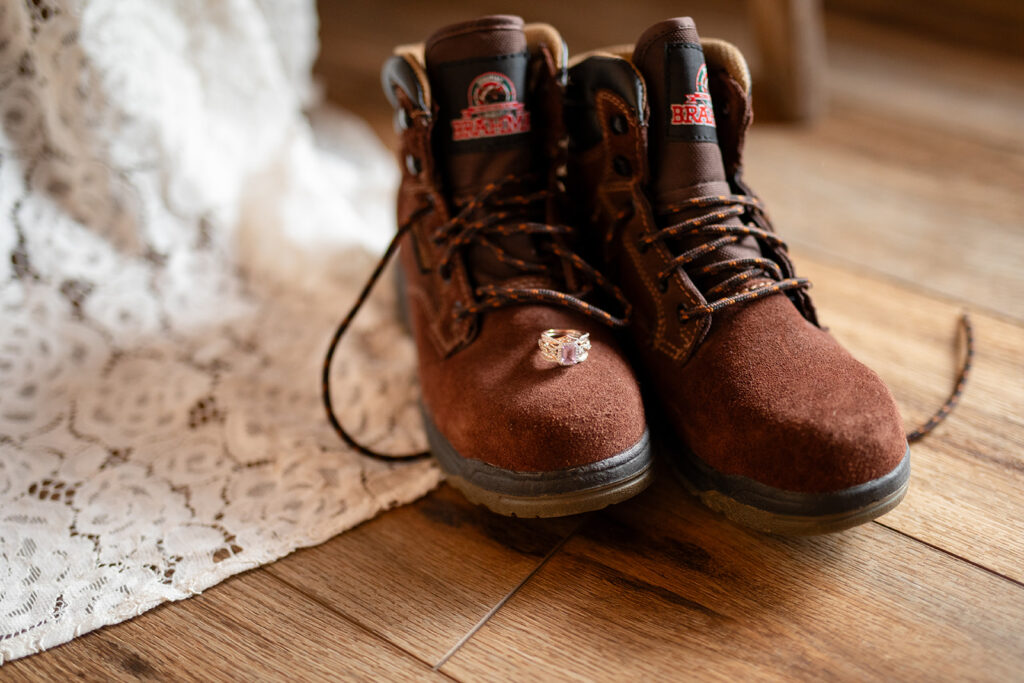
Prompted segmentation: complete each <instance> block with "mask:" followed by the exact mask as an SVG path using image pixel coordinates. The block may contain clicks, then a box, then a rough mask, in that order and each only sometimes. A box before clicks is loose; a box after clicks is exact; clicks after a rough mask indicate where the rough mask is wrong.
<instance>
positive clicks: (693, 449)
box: [566, 18, 910, 534]
mask: <svg viewBox="0 0 1024 683" xmlns="http://www.w3.org/2000/svg"><path fill="white" fill-rule="evenodd" d="M705 58H706V59H705ZM751 119H752V112H751V105H750V74H749V72H748V70H747V65H746V62H745V61H744V59H743V56H742V55H741V54H740V52H739V51H738V50H737V49H736V48H735V47H734V46H732V45H730V44H728V43H725V42H723V41H720V40H704V41H701V40H700V38H699V37H698V35H697V30H696V27H695V25H694V23H693V21H692V20H690V19H689V18H682V19H671V20H668V21H664V22H661V23H659V24H656V25H654V26H652V27H651V28H650V29H648V30H647V31H646V32H645V33H644V34H643V36H642V37H641V38H640V40H639V41H638V42H637V44H636V47H635V49H632V50H626V51H622V50H619V51H616V50H614V49H613V50H611V51H607V52H595V53H591V54H589V55H583V56H581V57H580V58H578V59H576V60H574V62H573V64H572V65H571V67H570V69H569V85H568V89H567V99H566V120H567V124H568V130H569V133H570V161H569V192H570V196H572V197H573V198H574V200H575V201H576V203H577V204H578V206H579V207H580V210H581V214H580V219H579V220H587V221H589V222H590V223H591V225H592V226H593V227H594V228H595V229H598V230H600V232H601V234H602V235H603V238H602V239H601V241H600V247H601V251H600V253H599V254H596V255H595V256H594V258H595V259H596V260H595V261H594V262H599V263H602V264H603V265H602V267H603V270H604V272H605V274H606V275H608V276H609V278H610V279H611V280H612V281H613V282H615V283H616V284H617V285H618V286H620V287H621V288H622V290H623V291H624V292H625V294H626V296H627V298H628V299H629V301H630V303H631V304H632V305H633V317H632V321H631V330H632V339H633V342H634V346H635V349H634V350H635V359H636V363H637V366H638V368H639V369H640V371H641V376H642V378H643V380H644V382H645V393H647V395H648V399H649V401H648V407H649V413H650V414H651V415H655V414H656V413H655V410H657V411H658V413H659V414H660V415H659V417H662V418H663V421H664V422H665V423H666V426H667V429H666V430H665V432H666V433H665V434H656V441H657V442H658V443H659V445H663V448H664V450H665V451H666V452H667V454H668V456H669V458H670V460H671V461H672V463H673V464H674V465H675V469H676V470H677V471H678V473H679V474H680V475H681V476H682V478H683V480H684V482H685V483H686V484H687V486H688V488H689V489H690V490H691V491H692V492H694V493H696V494H697V495H699V496H700V498H701V500H703V501H704V503H705V504H707V505H708V506H709V507H711V508H713V509H715V510H718V511H720V512H723V513H724V514H725V515H726V516H727V517H728V518H729V519H731V520H733V521H735V522H738V523H740V524H743V525H746V526H750V527H753V528H755V529H759V530H763V531H768V532H774V533H783V534H815V533H825V532H830V531H838V530H840V529H845V528H848V527H851V526H854V525H857V524H861V523H863V522H866V521H868V520H870V519H873V518H875V517H878V516H879V515H882V514H885V513H886V512H888V511H889V510H891V509H892V508H893V507H895V506H896V505H897V504H898V503H899V501H900V500H901V499H902V497H903V495H904V493H905V492H906V489H907V483H908V480H909V476H910V451H909V448H908V445H907V440H906V437H905V434H904V431H903V427H902V422H901V419H900V415H899V412H898V410H897V408H896V405H895V403H894V401H893V398H892V395H891V394H890V393H889V390H888V389H887V388H886V387H885V385H884V384H883V383H882V381H881V380H880V379H879V378H878V376H877V375H876V374H875V373H874V372H872V371H871V370H869V369H868V368H867V367H865V366H864V365H862V364H861V363H859V362H858V361H856V360H855V359H854V358H853V357H852V356H851V355H850V354H849V353H848V352H847V351H845V350H844V349H843V348H842V347H841V346H840V345H839V344H838V343H837V342H836V340H835V339H833V338H832V336H830V335H829V334H828V333H827V332H826V331H825V330H823V329H822V328H821V327H820V326H819V325H818V321H817V317H816V315H815V311H814V308H813V306H812V304H811V300H810V298H809V297H808V295H807V292H806V289H807V287H808V282H807V281H806V280H804V279H801V278H798V277H796V275H795V273H794V269H793V265H792V263H791V261H790V258H789V256H788V254H787V251H786V247H785V245H784V244H783V242H782V241H781V240H780V239H779V238H778V237H777V236H776V234H775V232H774V230H773V228H772V226H771V225H770V223H769V221H768V219H767V217H766V215H765V213H764V209H763V206H762V204H761V202H760V201H759V200H758V199H757V198H756V197H755V196H754V195H753V193H752V192H751V191H750V190H749V189H748V188H747V186H746V185H745V184H744V182H743V179H742V178H741V168H742V152H743V140H744V136H745V135H746V132H747V129H748V127H749V125H750V122H751ZM823 219H827V217H823ZM657 431H658V430H656V432H657Z"/></svg>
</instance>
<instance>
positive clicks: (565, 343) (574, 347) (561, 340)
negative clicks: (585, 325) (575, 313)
mask: <svg viewBox="0 0 1024 683" xmlns="http://www.w3.org/2000/svg"><path fill="white" fill-rule="evenodd" d="M537 345H538V346H539V347H540V353H541V355H542V356H544V358H546V359H547V360H549V361H551V362H552V363H558V364H559V365H576V364H577V363H582V362H583V361H585V360H586V359H587V357H588V356H589V355H590V333H589V332H580V331H579V330H555V329H551V330H544V331H543V332H541V333H540V339H538V340H537Z"/></svg>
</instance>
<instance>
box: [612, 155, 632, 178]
mask: <svg viewBox="0 0 1024 683" xmlns="http://www.w3.org/2000/svg"><path fill="white" fill-rule="evenodd" d="M612 168H614V169H615V172H616V173H618V174H619V175H620V176H624V177H627V178H628V177H629V176H631V175H633V167H632V166H630V165H629V160H628V159H626V157H624V156H622V155H621V154H620V155H619V156H617V157H615V158H614V159H612Z"/></svg>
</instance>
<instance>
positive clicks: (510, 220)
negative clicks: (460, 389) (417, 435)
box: [321, 176, 632, 460]
mask: <svg viewBox="0 0 1024 683" xmlns="http://www.w3.org/2000/svg"><path fill="white" fill-rule="evenodd" d="M531 180H532V179H531V178H529V177H526V176H507V177H505V178H503V179H502V180H500V181H497V182H494V183H490V184H488V185H486V186H485V187H484V188H483V189H482V190H481V191H480V192H479V193H478V194H477V195H476V197H474V198H473V199H472V200H471V201H469V202H468V203H466V204H465V205H464V206H462V207H461V209H460V210H459V211H458V213H456V214H455V216H454V217H452V218H451V219H450V220H448V221H447V222H446V223H444V224H442V225H440V226H439V227H438V228H437V229H436V230H435V231H434V234H433V235H432V236H431V239H432V240H433V242H434V243H435V245H437V246H438V247H440V248H443V252H442V256H441V259H440V261H439V263H438V269H439V271H440V274H441V275H442V277H444V278H447V277H448V276H449V275H450V274H451V270H452V268H453V267H454V264H455V262H456V260H457V259H458V258H459V256H460V255H461V254H462V253H464V252H465V250H466V249H468V248H469V247H470V246H474V245H480V246H483V247H485V248H486V249H488V250H490V251H491V253H493V254H494V256H495V257H496V258H497V259H498V260H499V261H501V262H502V263H504V264H506V265H508V266H510V268H511V269H512V270H514V271H516V272H518V273H522V274H523V275H531V274H532V275H538V276H547V277H549V278H551V279H552V280H553V281H558V280H561V279H564V277H565V276H569V277H572V279H573V280H575V279H577V277H576V276H578V279H579V280H580V281H581V284H580V286H579V287H578V288H577V290H576V291H574V292H572V293H567V292H562V291H558V290H555V289H551V288H545V287H528V286H515V285H512V286H503V285H500V284H485V285H480V286H477V287H475V288H474V291H473V295H474V300H473V301H470V302H468V303H464V304H462V305H461V306H458V307H457V309H458V310H456V312H455V316H456V317H457V318H464V317H466V316H470V315H475V314H479V313H483V312H486V311H488V310H494V309H497V308H504V307H506V306H517V305H526V304H537V303H540V304H549V305H554V306H561V307H563V308H568V309H571V310H574V311H577V312H579V313H582V314H583V315H586V316H588V317H590V318H592V319H594V320H595V321H597V322H599V323H601V324H604V325H607V326H609V327H623V326H625V325H626V324H627V323H628V321H629V317H630V314H631V311H632V307H631V306H630V304H629V302H628V301H627V299H626V297H625V295H624V294H623V293H622V291H621V290H620V289H619V288H618V287H616V286H615V285H614V284H612V283H611V282H610V281H609V280H608V279H607V278H606V277H605V276H604V275H602V274H601V273H600V272H599V271H598V270H597V269H595V268H594V267H593V266H591V265H590V264H588V263H587V262H586V261H585V260H584V259H583V258H581V257H580V256H578V255H577V254H575V253H574V252H573V251H572V250H571V249H569V248H568V247H566V246H565V243H566V242H567V241H568V238H569V237H571V235H572V228H570V227H569V226H565V225H548V224H546V223H541V222H536V221H529V220H519V219H518V218H519V217H522V216H524V215H530V212H531V210H536V208H537V207H538V206H540V205H542V204H543V203H544V202H545V201H547V199H548V198H549V197H550V196H551V194H552V193H551V191H550V190H539V191H533V192H528V193H524V194H511V193H509V192H508V191H509V189H510V188H512V187H515V186H523V185H528V183H529V182H530V181H531ZM506 195H507V196H506ZM434 210H436V209H435V206H434V204H433V201H432V200H428V201H427V202H426V203H425V205H424V206H423V207H421V208H420V209H418V210H416V211H414V212H413V213H412V215H411V216H410V217H409V219H408V220H407V221H405V222H404V223H402V224H401V225H400V226H399V227H398V231H397V232H396V233H395V236H394V237H393V238H392V240H391V243H390V244H388V247H387V249H385V250H384V254H383V255H382V256H381V258H380V261H378V263H377V265H376V266H375V267H374V269H373V272H372V273H370V276H369V278H368V279H367V281H366V284H365V285H363V289H362V290H361V291H360V293H359V296H358V297H356V300H355V302H354V303H353V304H352V307H351V308H350V309H349V311H348V313H347V314H346V315H345V317H344V318H342V320H341V322H340V323H339V325H338V328H337V329H336V330H335V332H334V335H333V336H332V338H331V341H330V344H329V345H328V347H327V353H326V355H325V357H324V363H323V372H322V375H321V393H322V396H323V403H324V409H325V410H326V412H327V419H328V421H329V422H330V423H331V426H332V427H333V428H334V430H335V431H336V432H337V433H338V436H340V437H341V439H342V440H343V441H344V442H345V443H346V444H348V445H349V446H350V447H351V448H353V449H354V450H356V451H358V452H359V453H362V454H363V455H367V456H370V457H373V458H382V459H388V460H392V459H402V460H408V459H420V458H425V457H427V456H429V455H430V453H429V451H423V452H419V453H409V454H404V455H403V454H387V453H380V452H378V451H376V450H374V449H372V448H370V447H368V446H366V445H364V444H362V443H360V442H359V441H358V440H357V439H356V438H355V437H353V436H352V435H351V434H350V433H349V432H348V431H347V430H346V429H345V428H344V426H342V424H341V422H340V420H339V419H338V416H337V415H336V414H335V411H334V407H333V404H332V402H331V372H330V369H331V363H332V361H333V360H334V354H335V352H336V351H337V349H338V345H339V343H340V342H341V339H342V337H343V336H344V335H345V332H346V331H347V330H348V329H349V327H350V326H351V324H352V321H353V319H354V318H355V316H356V314H357V313H358V312H359V309H361V308H362V306H363V304H364V303H365V302H366V299H367V298H368V297H369V295H370V292H372V291H373V288H374V286H375V285H376V283H377V280H378V279H379V278H380V275H381V273H382V272H383V271H384V269H385V268H386V267H387V265H388V263H390V262H391V259H392V257H393V256H394V254H395V252H396V251H397V250H398V245H399V243H400V242H401V239H402V238H403V237H404V236H405V234H406V233H407V232H409V230H410V229H411V228H412V226H413V225H415V223H416V222H417V221H418V220H420V219H421V218H422V217H423V216H425V215H426V214H428V213H430V212H432V211H434ZM510 235H527V236H537V237H543V236H548V237H549V238H550V239H540V240H535V242H536V252H537V256H538V258H537V260H535V261H528V260H526V259H522V258H519V257H517V256H514V255H512V254H510V253H509V252H508V251H507V250H505V249H504V248H502V246H501V245H500V244H498V243H497V241H496V238H500V237H504V236H510ZM544 256H549V257H550V258H543V257H544ZM559 266H560V268H559ZM559 271H560V272H559ZM596 289H601V290H603V291H604V292H606V293H607V294H610V295H611V297H612V298H613V299H614V300H615V301H616V302H617V303H618V304H619V305H620V306H621V308H622V311H621V314H620V315H614V314H612V313H609V312H608V311H606V310H604V309H603V308H600V307H599V306H596V305H594V304H591V303H589V302H587V301H584V297H586V296H588V295H589V294H590V293H592V292H594V291H595V290H596Z"/></svg>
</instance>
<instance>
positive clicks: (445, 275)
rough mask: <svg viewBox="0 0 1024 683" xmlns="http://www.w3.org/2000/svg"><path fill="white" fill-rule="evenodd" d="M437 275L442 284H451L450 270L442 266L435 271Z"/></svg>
mask: <svg viewBox="0 0 1024 683" xmlns="http://www.w3.org/2000/svg"><path fill="white" fill-rule="evenodd" d="M437 274H438V275H440V276H441V280H442V281H443V282H451V281H452V269H451V268H445V267H444V266H442V267H440V268H438V269H437Z"/></svg>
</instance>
